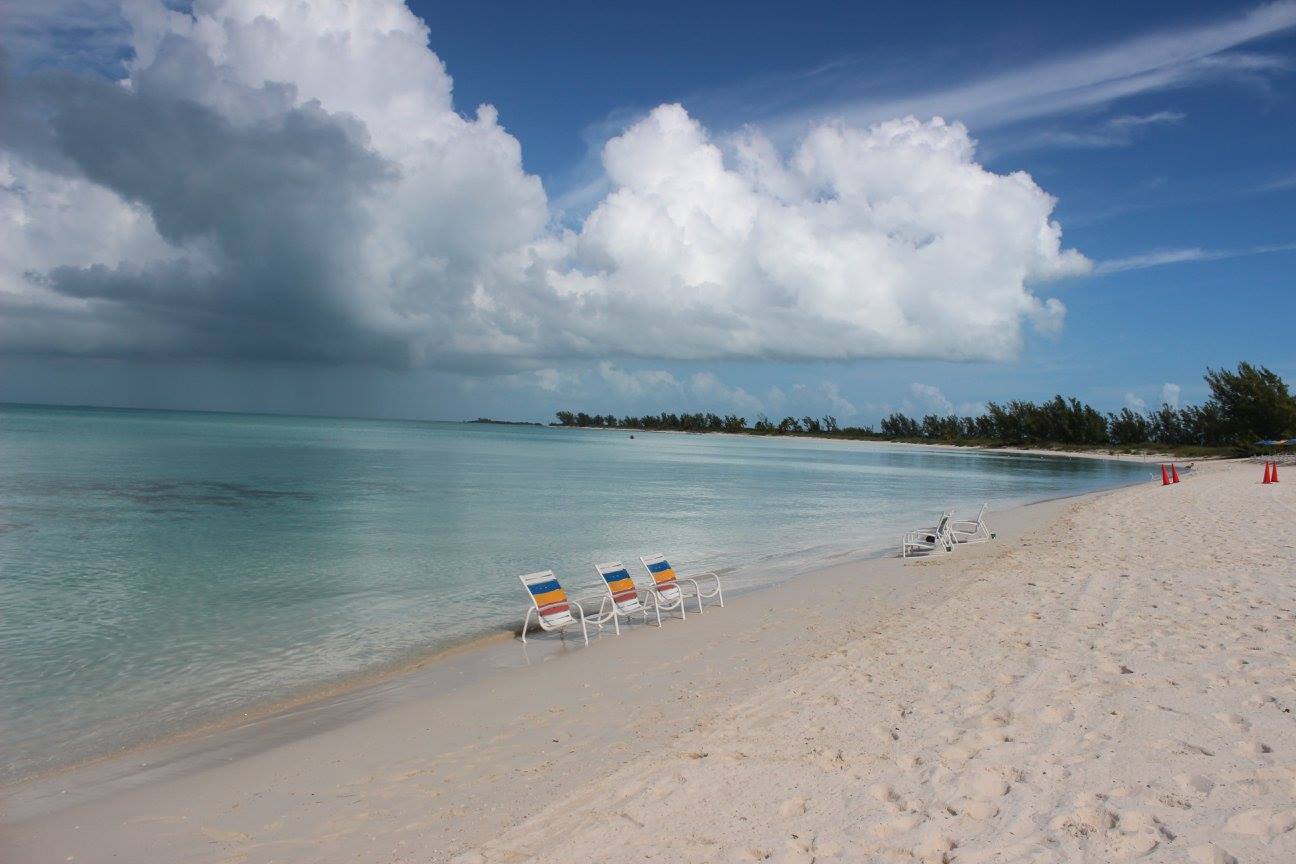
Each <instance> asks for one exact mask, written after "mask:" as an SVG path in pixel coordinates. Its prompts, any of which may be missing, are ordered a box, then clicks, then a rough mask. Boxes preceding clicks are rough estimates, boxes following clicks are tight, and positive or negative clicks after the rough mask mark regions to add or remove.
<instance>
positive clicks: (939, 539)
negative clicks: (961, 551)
mask: <svg viewBox="0 0 1296 864" xmlns="http://www.w3.org/2000/svg"><path fill="white" fill-rule="evenodd" d="M953 551H954V537H953V535H952V534H951V533H950V514H948V513H943V514H941V519H940V522H939V523H937V524H936V526H935V527H932V528H919V529H918V530H917V531H910V532H909V533H908V534H906V535H904V539H903V540H901V541H900V557H901V558H913V557H917V556H920V555H932V554H943V553H946V552H953Z"/></svg>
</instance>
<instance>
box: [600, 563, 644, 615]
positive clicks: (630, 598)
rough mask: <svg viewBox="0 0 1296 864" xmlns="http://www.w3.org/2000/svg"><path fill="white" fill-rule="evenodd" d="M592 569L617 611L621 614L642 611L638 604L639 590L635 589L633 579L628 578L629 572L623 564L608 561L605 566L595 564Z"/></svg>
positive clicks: (640, 605) (640, 604) (641, 606)
mask: <svg viewBox="0 0 1296 864" xmlns="http://www.w3.org/2000/svg"><path fill="white" fill-rule="evenodd" d="M594 569H596V570H598V573H599V575H600V576H602V577H603V581H604V582H605V583H606V584H607V587H608V592H609V593H611V595H612V602H614V603H616V605H617V608H618V609H620V610H621V611H622V612H638V611H639V610H641V609H643V604H642V603H640V602H639V589H638V588H636V587H635V583H634V579H632V578H630V571H629V570H627V569H626V566H625V565H624V564H622V563H621V562H620V561H609V562H608V563H606V564H595V565H594Z"/></svg>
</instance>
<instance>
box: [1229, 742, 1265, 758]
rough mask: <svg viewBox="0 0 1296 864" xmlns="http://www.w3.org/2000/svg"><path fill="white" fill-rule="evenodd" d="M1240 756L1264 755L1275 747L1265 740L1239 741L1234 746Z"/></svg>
mask: <svg viewBox="0 0 1296 864" xmlns="http://www.w3.org/2000/svg"><path fill="white" fill-rule="evenodd" d="M1234 749H1235V750H1236V751H1237V753H1238V755H1239V756H1263V755H1264V754H1266V753H1272V752H1273V748H1272V747H1270V746H1269V745H1268V744H1266V743H1264V742H1263V741H1254V740H1251V741H1239V742H1238V743H1237V746H1236V747H1235V748H1234Z"/></svg>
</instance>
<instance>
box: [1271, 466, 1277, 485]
mask: <svg viewBox="0 0 1296 864" xmlns="http://www.w3.org/2000/svg"><path fill="white" fill-rule="evenodd" d="M1269 480H1270V482H1272V483H1277V482H1278V463H1277V462H1275V463H1273V474H1272V476H1271V477H1270V478H1269Z"/></svg>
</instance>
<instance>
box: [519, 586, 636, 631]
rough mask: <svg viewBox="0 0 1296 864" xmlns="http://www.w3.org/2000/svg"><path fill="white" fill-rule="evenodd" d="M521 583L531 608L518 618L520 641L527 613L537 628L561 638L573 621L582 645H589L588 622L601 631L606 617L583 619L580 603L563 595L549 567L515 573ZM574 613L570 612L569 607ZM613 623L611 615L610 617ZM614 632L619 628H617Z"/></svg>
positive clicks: (529, 621)
mask: <svg viewBox="0 0 1296 864" xmlns="http://www.w3.org/2000/svg"><path fill="white" fill-rule="evenodd" d="M518 578H519V579H521V580H522V584H523V585H524V586H526V589H527V594H528V595H530V597H531V608H530V609H528V610H527V613H526V618H524V619H522V641H523V642H524V643H525V642H526V641H527V630H529V629H530V627H531V616H532V615H534V616H536V622H537V623H538V624H539V625H540V629H541V630H544V631H546V632H551V633H552V632H554V631H558V632H559V635H561V636H562V637H563V638H564V639H566V638H567V628H568V627H573V626H575V625H577V624H579V625H580V628H581V636H582V637H584V639H585V644H586V645H588V644H589V626H588V625H590V624H593V625H595V626H596V627H598V629H599V631H600V632H602V630H603V625H604V624H606V623H607V621H608V620H609V619H608V616H606V615H598V616H596V617H594V618H586V617H585V610H584V609H583V608H581V605H580V603H578V602H576V601H575V600H569V599H568V598H567V592H566V591H564V590H563V587H562V585H560V584H559V583H558V578H557V577H556V576H554V572H553V571H552V570H541V571H539V572H538V573H528V574H526V575H525V576H519V577H518ZM573 609H575V610H576V614H575V615H573V614H572V610H573ZM612 620H613V622H615V620H616V619H615V618H613V619H612ZM617 632H618V634H619V633H620V630H619V629H618V631H617Z"/></svg>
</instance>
